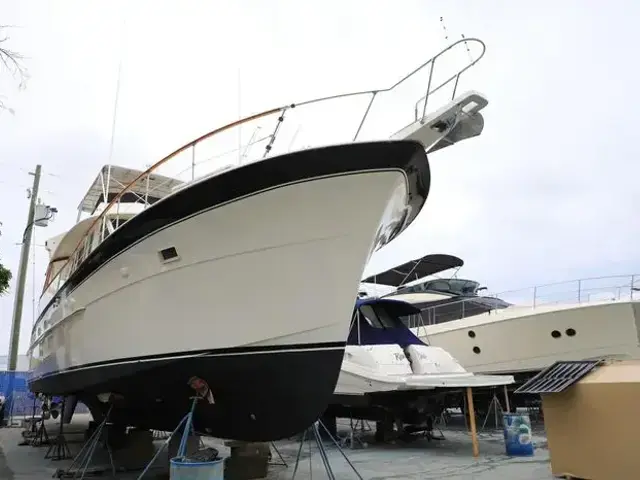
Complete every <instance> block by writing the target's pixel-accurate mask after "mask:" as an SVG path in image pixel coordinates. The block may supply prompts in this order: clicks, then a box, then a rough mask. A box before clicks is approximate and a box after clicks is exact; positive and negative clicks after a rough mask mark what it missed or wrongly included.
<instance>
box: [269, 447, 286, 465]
mask: <svg viewBox="0 0 640 480" xmlns="http://www.w3.org/2000/svg"><path fill="white" fill-rule="evenodd" d="M271 450H275V451H276V454H277V455H278V458H280V461H279V462H272V461H271V460H273V454H272V453H271ZM269 465H282V466H283V467H289V465H288V464H287V462H286V461H285V459H284V458H283V457H282V454H281V453H280V450H278V447H276V444H275V443H274V442H270V444H269Z"/></svg>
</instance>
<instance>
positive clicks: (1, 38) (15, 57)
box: [0, 25, 28, 113]
mask: <svg viewBox="0 0 640 480" xmlns="http://www.w3.org/2000/svg"><path fill="white" fill-rule="evenodd" d="M8 28H9V26H8V25H0V68H1V69H2V70H7V71H8V72H9V74H10V75H11V76H12V77H13V78H15V79H16V80H17V81H18V88H19V89H21V90H22V89H23V88H25V87H26V82H27V78H28V74H27V69H26V68H25V67H24V65H23V64H22V60H23V57H22V55H20V54H19V53H18V52H16V51H15V50H11V49H9V48H7V47H6V46H5V44H6V42H7V41H8V40H9V39H10V37H9V36H8V35H7V34H6V30H7V29H8ZM5 100H6V97H5V96H4V95H0V110H7V111H9V112H10V113H14V111H13V109H12V108H10V107H8V106H7V104H6V103H5Z"/></svg>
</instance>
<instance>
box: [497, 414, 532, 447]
mask: <svg viewBox="0 0 640 480" xmlns="http://www.w3.org/2000/svg"><path fill="white" fill-rule="evenodd" d="M503 422H504V446H505V448H506V450H507V455H509V456H511V457H525V456H527V457H528V456H531V455H533V441H532V440H533V439H532V434H531V420H530V419H529V415H527V414H524V415H522V414H519V413H505V414H504V415H503Z"/></svg>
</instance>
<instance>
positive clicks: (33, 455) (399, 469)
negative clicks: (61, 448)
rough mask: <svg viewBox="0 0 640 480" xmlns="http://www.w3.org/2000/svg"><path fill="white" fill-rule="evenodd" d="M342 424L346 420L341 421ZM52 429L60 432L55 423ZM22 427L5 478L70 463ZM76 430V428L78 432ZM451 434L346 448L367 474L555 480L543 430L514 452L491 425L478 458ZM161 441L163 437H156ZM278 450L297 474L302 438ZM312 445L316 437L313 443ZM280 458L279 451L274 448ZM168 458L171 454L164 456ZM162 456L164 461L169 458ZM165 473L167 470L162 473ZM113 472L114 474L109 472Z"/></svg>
mask: <svg viewBox="0 0 640 480" xmlns="http://www.w3.org/2000/svg"><path fill="white" fill-rule="evenodd" d="M76 417H77V418H75V417H74V422H72V424H71V425H70V426H68V427H65V430H66V431H67V433H68V441H69V445H70V448H71V451H72V453H73V454H75V453H76V452H78V451H79V449H80V448H81V445H82V444H81V442H82V438H83V437H82V435H81V432H83V430H84V429H85V428H86V425H87V422H88V420H89V416H88V415H77V416H76ZM339 429H340V424H339ZM48 430H49V432H50V435H52V436H53V435H55V432H56V430H57V429H56V428H55V424H54V423H52V424H51V425H50V426H49V427H48ZM20 431H21V430H20V429H19V428H3V429H0V478H2V479H3V480H18V479H29V480H45V479H50V478H52V474H53V473H54V472H55V471H56V469H58V468H65V467H66V466H67V465H69V464H70V463H71V460H63V461H55V462H54V461H50V460H45V459H44V456H45V453H46V451H47V448H48V447H45V446H42V447H31V446H18V443H19V442H20V441H21V440H22V438H21V434H20ZM72 432H75V433H72ZM443 433H444V436H445V438H446V439H445V440H442V441H431V442H429V441H427V440H426V439H425V440H423V439H420V440H416V441H414V442H411V443H404V442H400V441H398V442H397V443H395V444H387V445H382V446H380V445H374V444H373V443H371V444H369V445H368V446H367V447H366V448H356V449H348V448H346V449H345V450H344V451H345V453H346V454H347V456H348V457H349V459H350V460H351V462H353V464H354V465H355V466H356V468H357V469H358V471H359V473H360V474H361V475H362V477H363V478H364V479H365V480H366V479H375V480H383V479H391V478H393V479H394V480H403V479H414V480H416V479H421V480H423V479H424V480H427V479H436V478H437V479H441V478H447V479H449V480H461V479H469V478H473V479H476V480H483V479H486V480H489V479H491V480H493V479H495V478H508V479H510V480H551V479H552V478H553V477H552V475H551V471H550V467H549V453H548V451H547V449H546V440H545V439H544V437H542V436H534V442H535V444H536V454H535V456H534V457H528V458H527V457H519V458H509V457H507V456H506V455H505V453H504V444H503V438H502V431H495V430H494V431H485V432H483V433H480V441H479V446H480V457H479V458H478V459H474V458H473V455H472V448H471V440H470V437H469V436H468V435H467V434H466V432H464V430H463V429H462V428H456V427H455V426H452V427H450V428H448V429H446V430H444V431H443ZM206 443H211V444H213V445H214V446H215V447H216V448H218V450H219V451H220V453H221V455H228V450H227V448H226V447H224V446H222V445H221V444H222V442H220V441H216V440H214V439H207V441H206ZM156 444H157V446H159V445H161V442H160V441H158V442H156ZM276 445H277V448H278V450H279V451H280V453H281V454H282V456H283V457H284V459H285V461H286V462H287V463H288V464H289V465H288V467H285V466H282V465H274V466H270V467H269V475H268V477H266V478H267V479H271V480H277V479H290V478H291V477H292V474H293V467H294V463H295V457H296V453H297V450H298V447H299V443H298V442H296V441H281V442H277V443H276ZM310 445H311V443H310ZM311 451H312V457H311V460H312V461H311V464H312V468H311V473H310V468H309V450H308V448H307V447H305V448H304V449H303V452H302V455H301V461H300V466H299V468H298V472H297V474H296V478H297V479H298V480H306V479H309V478H313V477H315V478H326V473H325V471H324V469H323V466H322V462H321V459H320V455H319V454H318V451H317V447H316V446H315V443H313V444H312V450H311ZM327 451H328V456H329V460H330V462H331V465H332V468H333V470H334V473H335V475H336V477H337V478H344V479H348V478H354V479H355V478H357V477H356V476H355V475H354V473H353V472H352V471H351V470H350V468H349V466H348V465H347V464H346V462H345V461H344V459H342V457H341V456H340V453H339V451H338V450H337V449H336V448H335V447H327ZM273 456H274V462H275V461H276V459H277V455H276V454H275V453H274V454H273ZM163 460H164V462H166V458H164V459H163ZM164 462H161V461H159V462H158V464H160V463H164ZM138 475H139V472H131V473H126V474H120V475H119V476H118V477H116V478H118V479H120V480H125V479H127V480H129V479H131V480H133V479H135V478H137V476H138ZM162 475H164V476H162ZM103 476H106V477H108V478H111V477H110V475H108V474H106V473H105V474H104V475H103ZM145 478H150V479H153V478H168V476H167V475H166V473H165V474H161V473H160V472H159V471H156V470H152V471H150V472H149V473H148V474H147V475H146V476H145Z"/></svg>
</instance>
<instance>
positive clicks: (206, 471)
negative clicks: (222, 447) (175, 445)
mask: <svg viewBox="0 0 640 480" xmlns="http://www.w3.org/2000/svg"><path fill="white" fill-rule="evenodd" d="M169 463H170V470H169V478H170V479H171V480H224V458H220V459H218V460H213V461H211V462H195V461H190V460H189V459H188V458H185V457H175V458H172V459H171V460H170V461H169Z"/></svg>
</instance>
